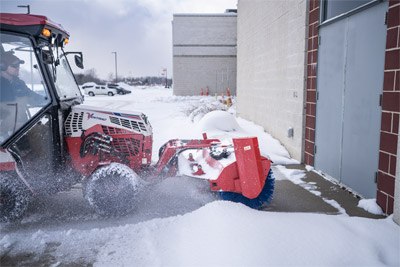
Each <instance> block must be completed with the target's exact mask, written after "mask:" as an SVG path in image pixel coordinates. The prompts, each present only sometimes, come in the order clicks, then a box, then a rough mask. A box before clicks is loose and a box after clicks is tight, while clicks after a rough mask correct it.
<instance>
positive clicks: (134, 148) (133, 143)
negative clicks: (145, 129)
mask: <svg viewBox="0 0 400 267" xmlns="http://www.w3.org/2000/svg"><path fill="white" fill-rule="evenodd" d="M112 146H113V147H114V148H115V149H116V150H118V151H119V152H121V153H122V154H123V155H124V156H125V157H129V156H136V155H137V154H139V147H140V140H138V139H134V138H113V141H112Z"/></svg>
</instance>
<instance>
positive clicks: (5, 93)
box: [0, 13, 274, 222]
mask: <svg viewBox="0 0 400 267" xmlns="http://www.w3.org/2000/svg"><path fill="white" fill-rule="evenodd" d="M0 27H1V28H0V29H1V32H0V35H1V38H0V41H1V43H0V68H1V87H0V221H3V222H4V221H12V220H15V219H17V218H19V217H21V216H22V214H23V213H24V211H25V210H26V209H27V206H28V203H29V200H30V198H31V197H35V196H36V197H38V196H41V195H48V194H55V193H57V192H60V191H64V190H68V189H69V188H71V186H73V185H74V184H77V183H82V185H83V194H84V196H85V198H86V199H87V200H88V201H89V203H90V204H91V205H92V206H93V208H94V209H95V210H96V211H97V212H99V213H100V214H106V215H110V214H111V215H115V214H125V213H127V212H129V211H131V210H132V209H133V208H134V207H135V203H136V202H137V194H138V192H139V191H140V188H141V187H142V186H143V183H142V178H143V177H147V179H149V177H150V178H151V177H169V176H176V175H187V176H192V177H196V178H200V179H207V180H209V183H210V189H211V190H213V191H218V192H219V193H220V195H221V197H222V199H228V200H232V201H236V202H242V203H245V204H246V205H248V206H250V207H253V208H259V207H261V206H262V205H263V204H265V203H269V202H270V201H271V199H272V193H273V188H274V179H273V178H272V177H271V170H270V166H271V161H270V160H268V159H267V158H265V157H262V156H261V155H260V151H259V148H258V142H257V138H239V139H234V140H233V145H229V146H223V145H221V143H220V142H219V140H216V139H207V136H206V135H205V134H204V137H203V139H201V140H170V141H168V142H167V143H166V144H165V145H164V146H162V147H161V148H160V151H159V161H158V162H157V163H156V164H155V165H154V166H151V165H150V163H151V155H152V127H151V125H150V122H149V121H148V118H147V117H146V115H144V114H143V113H141V112H135V111H121V110H106V109H100V108H95V107H90V106H85V105H82V103H83V96H82V94H81V91H80V89H79V87H78V86H77V83H76V81H75V78H74V75H73V73H72V71H71V68H70V65H69V62H68V60H67V55H68V54H73V55H75V58H74V59H75V64H76V65H77V66H78V67H80V68H83V60H82V53H80V52H66V51H65V50H64V47H65V46H66V44H67V43H68V38H69V34H68V32H66V31H65V30H64V29H63V27H62V26H61V25H59V24H57V23H54V22H52V21H51V20H49V19H48V18H47V17H44V16H38V15H25V14H8V13H1V14H0Z"/></svg>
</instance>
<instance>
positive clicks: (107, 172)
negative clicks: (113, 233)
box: [83, 163, 142, 216]
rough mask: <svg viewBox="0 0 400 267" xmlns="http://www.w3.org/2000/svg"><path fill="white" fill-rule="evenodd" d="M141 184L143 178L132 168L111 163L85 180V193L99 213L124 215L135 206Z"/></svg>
mask: <svg viewBox="0 0 400 267" xmlns="http://www.w3.org/2000/svg"><path fill="white" fill-rule="evenodd" d="M141 186H142V181H141V179H140V178H139V177H138V176H137V174H136V173H135V172H134V171H133V170H132V169H130V168H129V167H128V166H125V165H123V164H119V163H111V164H110V165H108V166H105V167H101V168H100V169H98V170H97V171H95V172H94V173H93V174H92V175H91V176H90V177H89V178H88V180H87V181H85V183H84V187H83V194H84V196H85V198H86V199H87V200H88V201H89V203H90V205H91V206H92V207H93V208H94V210H95V211H96V212H97V213H99V214H101V215H111V216H113V215H124V214H127V213H128V212H130V211H132V210H133V209H134V208H135V204H136V203H137V198H138V194H139V191H140V188H141Z"/></svg>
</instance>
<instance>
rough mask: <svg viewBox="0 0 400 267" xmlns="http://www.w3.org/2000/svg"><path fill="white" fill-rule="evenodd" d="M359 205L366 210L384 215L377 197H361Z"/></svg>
mask: <svg viewBox="0 0 400 267" xmlns="http://www.w3.org/2000/svg"><path fill="white" fill-rule="evenodd" d="M358 207H359V208H362V209H364V210H366V211H367V212H369V213H372V214H376V215H384V213H383V211H382V209H381V207H379V205H378V204H377V203H376V199H375V198H374V199H361V200H360V201H359V202H358Z"/></svg>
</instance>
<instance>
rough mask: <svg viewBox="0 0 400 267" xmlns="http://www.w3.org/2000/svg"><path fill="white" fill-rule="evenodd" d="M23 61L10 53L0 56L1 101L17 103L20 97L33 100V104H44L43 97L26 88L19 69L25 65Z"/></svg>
mask: <svg viewBox="0 0 400 267" xmlns="http://www.w3.org/2000/svg"><path fill="white" fill-rule="evenodd" d="M24 63H25V62H24V61H23V60H20V59H19V58H18V57H16V56H15V55H13V54H12V53H10V52H7V53H3V54H0V68H1V77H0V79H1V84H0V101H1V102H9V101H16V100H17V98H18V97H30V98H32V104H34V103H35V102H37V103H40V102H43V100H44V98H43V96H41V95H39V94H36V93H35V92H33V91H32V90H30V89H29V88H28V86H26V84H25V82H24V81H23V80H21V79H20V78H19V77H18V76H19V67H20V65H21V64H24Z"/></svg>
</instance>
